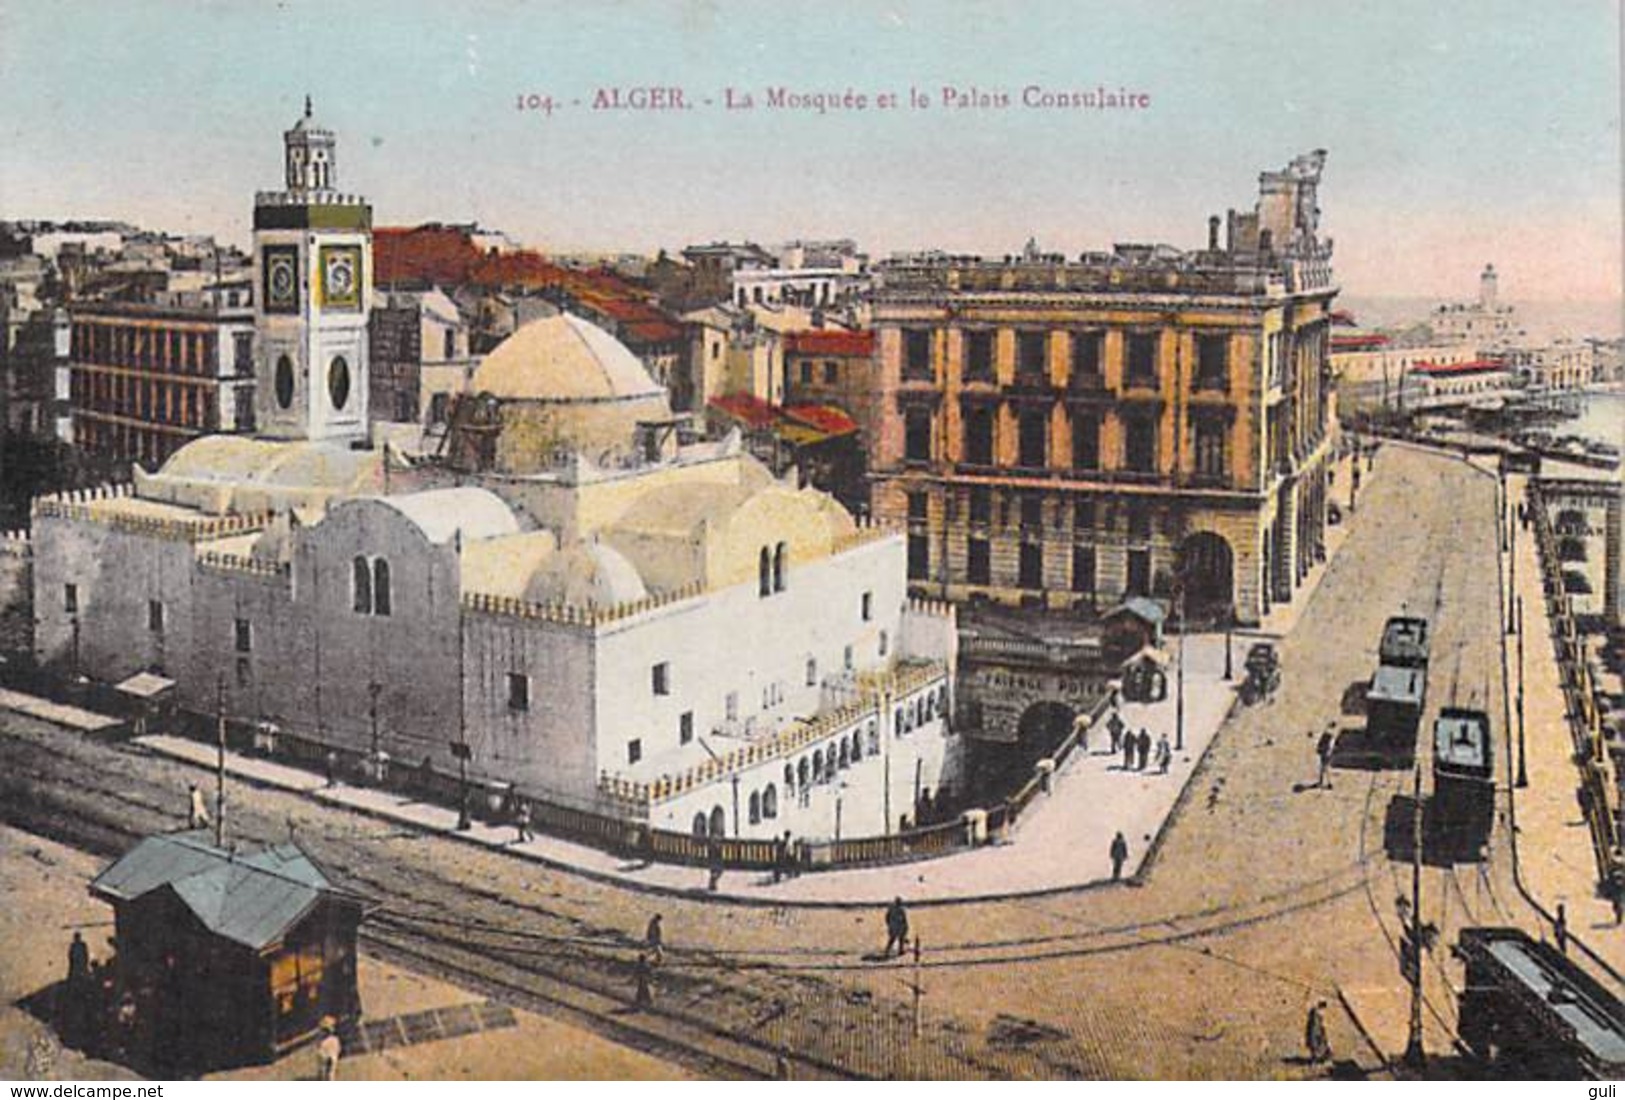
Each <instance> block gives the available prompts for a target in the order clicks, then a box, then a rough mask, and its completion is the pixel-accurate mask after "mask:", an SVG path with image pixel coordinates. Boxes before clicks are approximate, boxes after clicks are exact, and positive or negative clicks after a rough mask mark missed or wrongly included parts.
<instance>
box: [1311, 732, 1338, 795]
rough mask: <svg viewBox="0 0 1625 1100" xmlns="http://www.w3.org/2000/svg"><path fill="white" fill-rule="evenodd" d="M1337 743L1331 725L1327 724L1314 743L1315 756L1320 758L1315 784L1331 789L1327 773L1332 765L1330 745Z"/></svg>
mask: <svg viewBox="0 0 1625 1100" xmlns="http://www.w3.org/2000/svg"><path fill="white" fill-rule="evenodd" d="M1336 743H1337V738H1336V736H1335V735H1334V734H1333V733H1332V727H1331V726H1327V727H1326V729H1325V730H1323V731H1322V732H1321V734H1320V740H1319V741H1317V742H1316V743H1315V756H1316V757H1318V758H1319V760H1320V775H1319V777H1318V778H1316V780H1315V786H1317V787H1324V788H1326V789H1327V790H1331V789H1332V784H1331V781H1330V779H1329V777H1328V773H1329V772H1330V770H1331V766H1332V747H1333V746H1334V745H1335V744H1336Z"/></svg>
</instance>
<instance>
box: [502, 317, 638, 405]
mask: <svg viewBox="0 0 1625 1100" xmlns="http://www.w3.org/2000/svg"><path fill="white" fill-rule="evenodd" d="M470 388H471V389H472V390H473V392H475V393H489V394H491V395H492V396H493V397H497V398H501V399H504V400H517V401H525V400H530V401H553V402H569V401H605V400H628V399H635V398H647V397H660V398H663V397H665V395H666V391H665V389H664V388H662V387H661V386H660V385H658V384H657V383H656V382H655V381H654V379H652V378H650V377H649V372H648V371H646V370H644V369H643V364H642V363H641V362H639V361H638V357H637V356H635V355H633V354H632V353H631V351H629V350H628V349H627V347H626V345H625V344H623V343H621V342H620V341H619V340H617V339H615V337H613V336H611V335H610V334H609V333H607V332H605V331H604V330H603V329H601V328H599V327H598V326H597V325H594V324H592V323H590V322H588V321H584V320H582V319H581V318H580V317H575V316H572V315H570V314H568V313H564V314H560V315H558V316H556V317H542V318H539V319H537V320H535V321H531V322H530V323H529V324H526V325H524V326H523V327H521V328H520V329H519V331H518V332H515V333H514V334H513V335H512V336H510V337H508V338H507V339H506V340H504V341H503V342H502V343H501V344H499V345H497V347H496V349H495V350H494V351H492V352H491V353H490V354H489V355H487V356H486V357H485V361H484V362H482V363H481V364H480V366H479V368H478V369H477V370H475V372H474V378H473V382H472V384H471V387H470Z"/></svg>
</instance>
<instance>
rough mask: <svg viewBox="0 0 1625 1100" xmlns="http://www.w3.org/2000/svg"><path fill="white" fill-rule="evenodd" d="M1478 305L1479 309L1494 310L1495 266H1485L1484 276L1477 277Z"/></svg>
mask: <svg viewBox="0 0 1625 1100" xmlns="http://www.w3.org/2000/svg"><path fill="white" fill-rule="evenodd" d="M1478 305H1479V308H1481V309H1485V310H1490V309H1494V308H1495V265H1494V264H1485V265H1484V274H1482V275H1480V276H1479V277H1478Z"/></svg>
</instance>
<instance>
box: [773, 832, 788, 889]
mask: <svg viewBox="0 0 1625 1100" xmlns="http://www.w3.org/2000/svg"><path fill="white" fill-rule="evenodd" d="M789 873H790V830H789V829H786V830H785V831H784V835H783V836H781V837H777V838H775V839H774V841H773V881H774V882H775V883H777V882H780V881H782V880H783V879H784V877H785V876H786V875H788V874H789Z"/></svg>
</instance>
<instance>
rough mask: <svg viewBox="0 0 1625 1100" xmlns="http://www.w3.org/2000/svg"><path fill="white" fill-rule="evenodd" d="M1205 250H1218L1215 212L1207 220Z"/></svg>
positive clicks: (1217, 221) (1217, 226) (1217, 228)
mask: <svg viewBox="0 0 1625 1100" xmlns="http://www.w3.org/2000/svg"><path fill="white" fill-rule="evenodd" d="M1207 250H1208V251H1209V252H1217V251H1218V250H1219V215H1217V214H1214V215H1213V216H1212V217H1211V218H1209V219H1208V220H1207Z"/></svg>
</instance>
